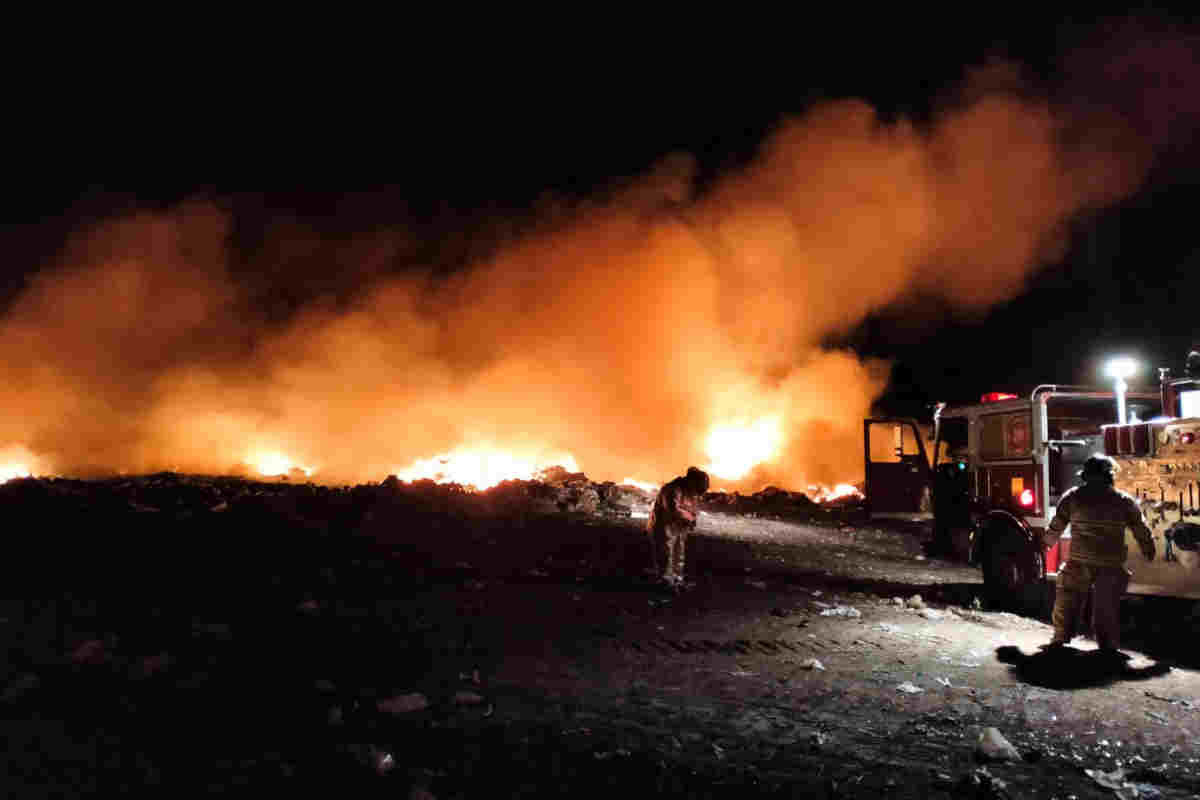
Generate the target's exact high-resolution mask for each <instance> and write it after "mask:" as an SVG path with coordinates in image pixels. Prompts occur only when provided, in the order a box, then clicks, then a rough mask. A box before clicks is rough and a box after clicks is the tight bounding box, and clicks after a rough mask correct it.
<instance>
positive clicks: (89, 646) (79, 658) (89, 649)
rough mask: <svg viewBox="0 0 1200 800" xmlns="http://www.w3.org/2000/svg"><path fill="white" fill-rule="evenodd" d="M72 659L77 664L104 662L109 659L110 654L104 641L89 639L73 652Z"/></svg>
mask: <svg viewBox="0 0 1200 800" xmlns="http://www.w3.org/2000/svg"><path fill="white" fill-rule="evenodd" d="M71 660H72V661H74V662H75V663H76V664H92V665H96V664H103V663H105V662H106V661H108V660H109V654H108V651H107V649H106V648H105V646H104V642H102V641H101V640H99V639H88V640H87V641H86V642H83V643H82V644H80V645H79V646H78V647H76V648H75V649H74V650H73V651H72V652H71Z"/></svg>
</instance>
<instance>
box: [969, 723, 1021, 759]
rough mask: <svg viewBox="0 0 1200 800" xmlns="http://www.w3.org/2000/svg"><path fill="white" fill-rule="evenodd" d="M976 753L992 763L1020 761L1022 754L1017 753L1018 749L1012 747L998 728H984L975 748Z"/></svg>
mask: <svg viewBox="0 0 1200 800" xmlns="http://www.w3.org/2000/svg"><path fill="white" fill-rule="evenodd" d="M975 751H976V752H977V753H978V754H979V755H980V756H982V757H983V758H986V759H989V760H991V761H1020V760H1021V754H1020V753H1018V752H1017V748H1015V747H1013V746H1012V742H1010V741H1008V739H1005V738H1004V734H1002V733H1000V731H999V730H997V729H996V728H984V729H983V731H982V732H981V733H980V734H979V741H978V743H977V744H976V746H975Z"/></svg>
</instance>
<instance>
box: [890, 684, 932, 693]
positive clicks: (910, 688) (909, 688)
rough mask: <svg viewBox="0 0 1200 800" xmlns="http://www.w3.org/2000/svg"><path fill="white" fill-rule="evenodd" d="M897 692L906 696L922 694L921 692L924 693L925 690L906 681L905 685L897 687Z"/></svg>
mask: <svg viewBox="0 0 1200 800" xmlns="http://www.w3.org/2000/svg"><path fill="white" fill-rule="evenodd" d="M896 691H897V692H904V693H905V694H920V693H921V692H923V691H925V690H924V689H922V688H921V687H920V686H917V685H915V684H913V683H910V682H909V681H905V682H904V683H902V684H900V685H899V686H897V687H896Z"/></svg>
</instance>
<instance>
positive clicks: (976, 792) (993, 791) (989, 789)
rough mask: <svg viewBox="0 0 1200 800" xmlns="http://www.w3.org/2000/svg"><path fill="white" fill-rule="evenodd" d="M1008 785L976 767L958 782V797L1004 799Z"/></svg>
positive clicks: (983, 769)
mask: <svg viewBox="0 0 1200 800" xmlns="http://www.w3.org/2000/svg"><path fill="white" fill-rule="evenodd" d="M1007 786H1008V784H1006V783H1005V782H1004V781H1002V780H1000V779H999V778H997V777H996V776H994V775H992V773H990V772H988V771H987V769H986V768H985V767H978V768H977V769H975V771H974V772H972V773H971V774H970V775H966V776H964V777H963V779H962V781H960V787H959V789H960V791H959V796H960V797H1006V796H1007V793H1006V791H1005V790H1006V789H1007Z"/></svg>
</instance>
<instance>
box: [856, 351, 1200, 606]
mask: <svg viewBox="0 0 1200 800" xmlns="http://www.w3.org/2000/svg"><path fill="white" fill-rule="evenodd" d="M1161 374H1162V381H1161V385H1160V387H1159V391H1158V392H1147V391H1131V392H1128V393H1126V395H1125V402H1126V407H1127V416H1128V418H1127V420H1126V422H1125V424H1120V423H1117V422H1116V420H1117V416H1118V412H1117V408H1118V403H1117V397H1116V394H1115V392H1113V391H1111V390H1110V391H1104V390H1102V389H1095V388H1086V387H1071V386H1056V385H1044V386H1039V387H1037V388H1036V389H1035V390H1034V391H1033V392H1032V393H1031V394H1030V395H1029V396H1028V397H1018V396H1016V395H1012V394H1001V393H991V394H987V395H984V396H983V397H982V398H981V400H980V402H979V403H976V404H973V405H967V406H961V407H956V408H948V407H945V406H944V405H939V406H938V408H937V411H936V412H935V414H934V420H933V426H932V429H930V428H929V427H928V426H925V427H923V426H922V425H921V424H920V423H919V422H918V421H917V420H915V419H899V418H870V419H867V420H865V421H864V447H865V462H866V463H865V466H866V487H865V495H866V503H867V508H868V513H869V514H870V515H871V516H897V515H900V516H906V517H910V518H925V519H928V518H932V520H933V527H934V544H935V547H937V549H939V550H940V551H941V552H942V553H943V554H946V555H950V556H951V557H957V558H960V559H966V560H967V561H968V562H969V563H971V564H973V565H977V566H979V567H980V568H981V569H982V572H983V579H984V585H985V590H986V592H987V595H988V597H989V599H990V601H991V603H992V605H994V606H996V607H1001V608H1009V609H1012V610H1017V611H1023V612H1037V611H1041V610H1044V607H1045V604H1046V601H1047V598H1048V597H1049V596H1050V593H1049V592H1048V591H1047V588H1048V585H1049V583H1051V582H1053V581H1054V580H1055V578H1056V577H1057V575H1058V572H1059V570H1060V569H1061V567H1062V565H1063V564H1065V563H1066V561H1067V559H1068V558H1069V557H1070V543H1071V529H1070V527H1068V528H1067V530H1066V532H1065V533H1064V535H1063V536H1062V537H1061V538H1059V539H1058V540H1057V541H1055V542H1054V543H1053V544H1051V545H1049V546H1047V544H1046V543H1045V541H1044V537H1045V534H1046V531H1047V528H1048V526H1049V524H1050V520H1051V519H1053V517H1054V512H1055V508H1056V506H1057V504H1058V501H1059V499H1060V498H1061V497H1062V495H1063V494H1064V493H1065V492H1066V491H1067V490H1068V489H1070V488H1071V487H1073V486H1075V485H1077V484H1078V483H1079V478H1078V473H1079V471H1080V469H1081V468H1082V466H1083V462H1084V461H1085V460H1086V459H1087V458H1088V457H1089V456H1091V455H1092V454H1094V453H1104V454H1107V455H1109V456H1112V457H1113V458H1114V459H1115V460H1116V461H1117V463H1118V466H1119V471H1118V474H1117V477H1116V487H1117V488H1118V489H1120V490H1122V491H1124V492H1127V493H1129V494H1131V495H1133V496H1134V497H1135V498H1136V499H1137V500H1138V502H1139V505H1140V506H1141V508H1142V513H1143V516H1144V517H1145V519H1146V523H1147V524H1148V525H1149V526H1150V528H1151V530H1152V532H1153V534H1154V539H1155V545H1156V548H1157V556H1156V558H1155V560H1154V561H1149V562H1148V561H1146V560H1145V558H1144V557H1143V556H1142V555H1141V551H1140V550H1139V548H1138V547H1137V546H1136V544H1135V543H1134V541H1133V537H1132V534H1131V533H1130V532H1129V531H1127V532H1126V540H1127V544H1128V548H1129V554H1130V555H1129V557H1128V560H1127V562H1126V565H1127V566H1128V567H1129V569H1131V570H1132V571H1133V573H1134V576H1133V579H1132V580H1131V582H1130V586H1129V592H1130V593H1134V594H1149V595H1164V596H1172V597H1192V598H1200V364H1192V363H1191V361H1189V370H1188V375H1187V377H1184V378H1177V379H1172V378H1170V377H1169V374H1168V372H1167V371H1166V370H1162V371H1161ZM926 442H929V443H930V444H931V448H930V452H928V453H927V452H926V449H925V443H926Z"/></svg>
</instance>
